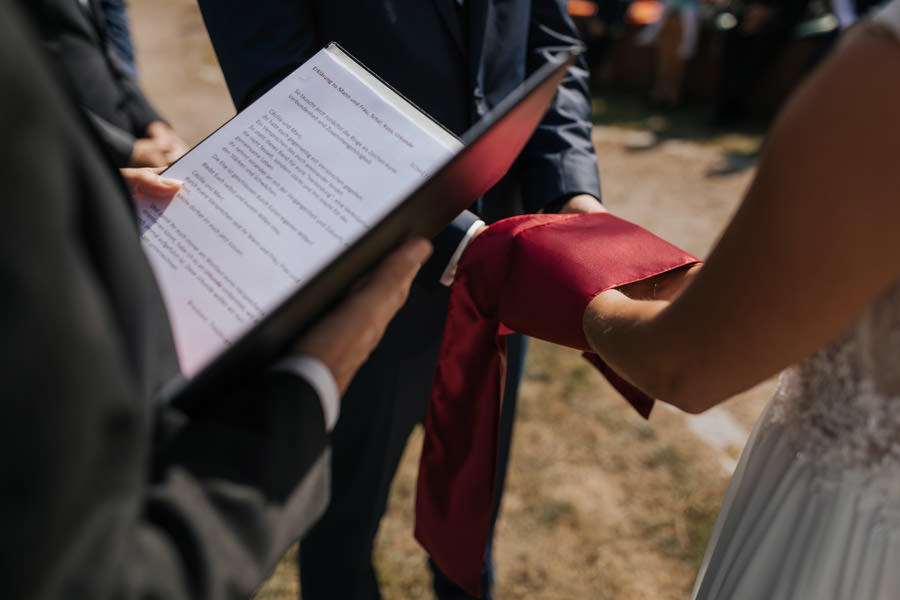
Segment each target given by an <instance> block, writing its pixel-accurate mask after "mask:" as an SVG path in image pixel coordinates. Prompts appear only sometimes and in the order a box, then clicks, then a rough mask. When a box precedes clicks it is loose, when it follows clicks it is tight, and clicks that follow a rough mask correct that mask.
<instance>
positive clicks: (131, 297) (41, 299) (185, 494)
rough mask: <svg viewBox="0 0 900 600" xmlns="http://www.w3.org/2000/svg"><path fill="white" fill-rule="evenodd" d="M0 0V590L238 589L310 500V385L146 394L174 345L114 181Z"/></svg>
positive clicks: (214, 593)
mask: <svg viewBox="0 0 900 600" xmlns="http://www.w3.org/2000/svg"><path fill="white" fill-rule="evenodd" d="M0 6H2V11H3V13H4V15H6V17H7V18H6V19H4V20H2V21H0V82H2V85H3V86H4V89H15V90H16V94H15V95H14V97H11V98H10V101H9V102H7V103H4V104H3V105H2V107H0V129H2V130H3V131H4V132H5V134H6V136H7V140H8V141H9V142H10V143H12V144H13V145H14V146H15V147H16V149H17V150H16V152H14V153H11V154H10V156H9V157H8V160H5V161H3V162H2V163H0V175H2V177H3V179H4V183H5V185H6V189H7V191H8V192H9V194H10V198H14V199H18V200H17V201H14V202H10V203H9V206H8V207H7V208H8V209H9V210H8V211H7V212H6V214H5V215H4V219H3V220H0V287H2V289H3V290H4V293H3V294H0V314H3V315H4V322H5V323H6V325H5V326H4V335H3V336H2V338H0V363H2V365H3V368H2V369H0V389H3V394H4V401H3V402H2V403H0V456H2V457H3V458H2V460H0V480H2V481H3V484H4V489H5V490H6V493H4V494H3V495H2V497H0V531H3V535H4V543H3V545H2V547H0V577H2V580H3V582H4V595H5V596H7V597H11V598H48V599H50V598H91V599H95V600H103V599H107V598H124V597H128V598H137V597H142V598H167V599H172V600H179V599H188V598H191V599H214V598H215V599H218V598H246V597H249V596H250V595H251V594H252V592H253V591H254V590H255V589H256V588H257V586H258V585H259V584H260V583H261V582H262V581H263V580H264V578H265V577H266V576H267V575H268V573H270V572H271V570H272V569H273V568H274V565H275V564H276V562H277V560H278V559H279V558H280V557H281V556H282V555H283V553H284V552H285V551H286V550H287V549H288V548H289V547H290V545H291V544H292V543H293V542H294V541H295V540H296V539H297V537H299V536H300V535H302V533H303V532H304V531H305V530H306V528H307V527H308V526H309V525H310V523H311V522H312V521H313V520H314V519H315V518H316V517H317V515H318V514H319V513H320V512H321V510H323V508H324V506H325V503H326V501H327V496H328V471H329V470H328V464H329V450H328V439H327V434H326V430H325V422H324V419H323V415H322V408H321V405H320V403H319V399H318V397H317V395H316V394H315V393H314V392H313V390H312V389H311V388H310V386H309V385H308V384H306V383H305V382H303V381H302V380H299V379H297V378H295V377H293V376H291V375H277V374H276V375H267V376H265V377H263V378H260V379H259V380H257V381H255V382H253V383H252V385H247V386H246V387H243V388H239V389H235V390H232V391H231V393H229V394H227V395H223V396H222V397H217V398H211V399H210V405H211V406H213V407H214V410H211V411H209V414H204V415H193V416H192V417H188V416H186V415H184V414H181V413H178V412H176V411H174V410H173V409H168V408H160V407H158V406H156V405H154V404H153V403H152V401H151V392H152V390H153V389H155V388H156V387H158V385H159V383H161V382H162V381H164V380H165V377H166V375H171V367H172V366H173V365H172V360H171V359H172V353H173V348H172V346H171V339H170V336H169V335H168V324H167V322H166V320H165V312H164V309H163V306H162V303H161V300H160V299H159V296H158V292H157V291H156V290H155V286H154V284H153V279H152V275H151V273H150V269H149V266H148V265H147V263H146V261H145V260H144V259H143V256H142V252H141V249H140V246H139V244H138V243H137V241H136V235H137V232H136V228H135V227H134V223H133V215H132V214H131V213H130V212H129V210H128V205H127V201H126V200H127V199H126V198H125V197H124V194H123V188H124V186H122V185H121V183H120V182H117V180H116V174H115V171H114V170H113V169H112V168H111V166H109V165H107V164H106V163H105V162H104V160H103V159H102V158H101V155H100V153H99V152H98V150H97V148H96V146H92V145H91V144H89V143H88V142H86V140H89V139H91V138H90V135H89V134H88V133H87V131H86V128H85V127H83V126H82V125H83V124H81V123H79V119H78V117H77V115H76V112H75V111H74V110H73V109H72V107H71V106H70V105H67V104H66V103H65V102H64V101H62V99H61V95H60V92H59V90H58V87H57V86H56V85H55V84H54V82H53V79H52V77H51V76H50V75H49V74H48V72H47V70H46V68H45V65H43V64H42V63H40V61H39V60H38V59H37V55H36V53H35V50H34V46H33V45H31V44H30V43H27V42H26V40H25V39H24V36H23V30H24V27H23V26H22V25H21V20H19V19H17V18H16V14H15V12H14V11H13V10H12V7H11V5H10V4H9V2H7V0H0Z"/></svg>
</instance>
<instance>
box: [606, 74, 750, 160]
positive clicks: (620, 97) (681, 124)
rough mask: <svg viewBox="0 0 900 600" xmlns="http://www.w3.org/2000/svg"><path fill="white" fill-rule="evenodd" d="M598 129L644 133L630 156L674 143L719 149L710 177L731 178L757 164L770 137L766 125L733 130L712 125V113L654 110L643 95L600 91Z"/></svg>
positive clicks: (635, 141)
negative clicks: (605, 128)
mask: <svg viewBox="0 0 900 600" xmlns="http://www.w3.org/2000/svg"><path fill="white" fill-rule="evenodd" d="M592 112H593V122H594V124H595V125H606V126H611V127H620V128H625V129H632V130H635V131H637V132H642V133H643V135H639V136H635V137H634V138H633V140H632V141H630V142H629V143H628V145H626V147H625V149H626V150H627V151H629V152H646V151H649V150H653V149H655V148H657V147H659V146H660V145H661V144H663V143H665V142H667V141H670V140H682V141H689V142H693V143H696V144H701V145H704V146H710V147H713V148H716V149H718V150H719V151H720V152H721V153H722V161H721V164H720V165H716V166H715V167H713V168H712V169H710V171H709V172H708V173H707V176H709V177H721V176H725V175H731V174H734V173H737V172H740V171H743V170H745V169H748V168H751V167H753V166H754V165H755V164H756V159H757V157H758V155H759V151H760V149H761V148H762V145H763V141H764V139H765V134H766V123H761V122H746V123H737V124H734V125H730V126H712V125H710V124H709V119H708V111H707V110H706V109H704V108H700V107H694V106H686V107H680V108H675V109H669V110H660V109H656V108H654V107H651V106H649V105H648V104H647V102H646V101H645V100H644V99H643V98H642V97H641V96H640V95H639V94H635V93H627V92H620V91H609V90H603V89H598V90H594V92H593V111H592Z"/></svg>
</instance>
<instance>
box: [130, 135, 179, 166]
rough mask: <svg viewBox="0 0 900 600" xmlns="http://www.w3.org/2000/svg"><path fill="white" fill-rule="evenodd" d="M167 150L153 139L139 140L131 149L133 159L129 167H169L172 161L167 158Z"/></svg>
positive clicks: (135, 141)
mask: <svg viewBox="0 0 900 600" xmlns="http://www.w3.org/2000/svg"><path fill="white" fill-rule="evenodd" d="M166 156H167V154H166V150H165V148H164V147H163V146H162V145H160V144H159V142H157V141H156V140H154V139H153V138H138V139H136V140H134V145H133V146H132V147H131V158H130V159H129V161H128V166H129V167H132V168H142V167H167V166H169V163H170V161H169V160H168V159H167V158H166Z"/></svg>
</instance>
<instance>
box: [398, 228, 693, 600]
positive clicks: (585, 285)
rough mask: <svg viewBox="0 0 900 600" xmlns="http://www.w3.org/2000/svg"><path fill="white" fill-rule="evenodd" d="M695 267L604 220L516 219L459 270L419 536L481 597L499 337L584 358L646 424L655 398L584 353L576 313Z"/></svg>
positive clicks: (645, 236) (419, 498)
mask: <svg viewBox="0 0 900 600" xmlns="http://www.w3.org/2000/svg"><path fill="white" fill-rule="evenodd" d="M696 262H698V261H697V259H696V258H694V257H693V256H691V255H689V254H687V253H686V252H684V251H682V250H680V249H678V248H676V247H675V246H673V245H671V244H669V243H668V242H666V241H664V240H662V239H660V238H658V237H657V236H655V235H653V234H652V233H650V232H648V231H646V230H645V229H642V228H641V227H638V226H637V225H634V224H632V223H629V222H627V221H624V220H622V219H619V218H617V217H614V216H612V215H610V214H608V213H592V214H579V215H556V214H550V215H524V216H520V217H512V218H509V219H505V220H503V221H498V222H497V223H495V224H493V225H491V226H490V227H489V228H488V229H487V230H486V231H485V232H484V233H482V234H481V235H479V236H478V237H477V238H476V239H475V240H474V241H473V242H472V244H471V245H470V247H469V248H468V249H467V250H466V252H465V254H464V255H463V258H462V260H461V261H460V264H459V266H458V268H457V272H456V279H455V281H454V284H453V289H452V290H451V295H450V307H449V310H448V314H447V323H446V326H445V328H444V337H443V341H442V346H441V353H440V357H439V359H438V365H437V368H436V371H435V376H434V383H433V387H432V392H431V399H430V403H429V407H428V415H427V417H426V421H425V441H424V444H423V447H422V456H421V459H420V464H419V480H418V484H417V489H416V532H415V535H416V539H418V540H419V542H420V543H421V544H422V546H423V547H424V548H425V549H426V550H427V551H428V552H429V554H430V555H431V558H432V559H433V560H434V561H435V563H436V564H437V565H438V566H439V567H440V569H441V570H442V571H443V572H444V573H445V574H446V575H447V576H448V577H450V578H451V579H452V580H453V581H455V582H456V583H457V585H459V586H460V587H461V588H463V589H464V590H465V591H467V592H468V593H470V594H472V595H474V596H478V597H480V596H481V567H482V561H483V557H484V553H485V548H486V546H487V542H488V538H489V536H490V528H491V522H490V521H491V508H492V506H493V502H494V479H495V475H496V473H495V471H496V457H497V437H498V427H499V419H500V407H501V403H502V401H503V388H504V375H505V372H506V356H505V350H506V343H505V335H506V334H508V333H512V332H514V331H515V332H520V333H524V334H526V335H530V336H532V337H536V338H540V339H543V340H547V341H550V342H554V343H557V344H561V345H564V346H570V347H572V348H577V349H579V350H583V351H584V352H585V357H586V358H588V359H589V360H591V362H592V363H593V364H594V365H595V366H597V367H598V369H599V370H600V371H601V372H602V373H603V374H604V376H606V377H607V379H608V380H609V381H610V382H611V383H612V384H613V385H614V386H615V387H616V389H618V390H619V392H620V393H622V395H623V396H624V397H625V398H626V399H627V400H628V401H629V402H631V404H632V405H633V406H634V407H635V408H636V409H637V410H638V412H640V413H641V414H642V415H643V416H644V417H647V416H649V414H650V409H651V407H652V406H653V400H652V399H651V398H649V397H647V396H646V395H644V394H643V393H642V392H640V391H639V390H637V389H636V388H634V387H633V386H631V385H630V384H629V383H627V382H626V381H625V380H623V379H621V378H620V377H619V376H618V375H616V374H615V373H614V372H613V371H612V370H611V369H609V368H608V367H606V365H605V364H604V363H603V362H602V361H600V360H599V358H598V357H597V356H596V355H594V354H591V347H590V345H589V344H588V343H587V340H586V339H585V337H584V333H583V331H582V327H581V320H582V314H583V313H584V309H585V308H586V307H587V305H588V303H589V302H590V301H591V299H593V298H594V296H596V295H597V294H599V293H600V292H602V291H604V290H607V289H610V288H614V287H619V286H622V285H625V284H628V283H633V282H636V281H640V280H643V279H646V278H648V277H652V276H653V275H658V274H660V273H664V272H666V271H669V270H672V269H677V268H680V267H685V266H688V265H691V264H694V263H696Z"/></svg>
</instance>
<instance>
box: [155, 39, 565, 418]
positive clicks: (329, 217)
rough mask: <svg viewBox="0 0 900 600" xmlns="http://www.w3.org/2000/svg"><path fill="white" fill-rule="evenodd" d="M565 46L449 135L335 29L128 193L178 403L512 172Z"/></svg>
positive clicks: (205, 392)
mask: <svg viewBox="0 0 900 600" xmlns="http://www.w3.org/2000/svg"><path fill="white" fill-rule="evenodd" d="M581 52H582V49H581V48H579V47H573V48H571V49H568V50H566V51H563V52H560V53H559V54H558V56H557V57H556V60H555V61H554V62H553V63H548V64H546V65H544V66H543V67H542V68H541V69H539V70H538V71H537V72H535V73H534V74H532V75H531V76H530V77H529V78H528V79H527V80H526V81H525V82H524V83H523V84H522V85H521V86H520V87H519V88H518V89H517V90H516V91H514V92H513V93H512V94H510V95H509V96H508V97H507V98H506V99H504V100H503V101H502V102H501V103H500V104H499V105H498V106H496V107H495V108H494V109H493V110H492V111H490V112H489V113H488V114H487V115H486V116H485V117H484V118H483V119H481V120H480V121H479V122H478V123H476V124H475V125H474V126H473V127H472V128H471V129H470V130H469V131H467V132H466V133H465V134H464V135H463V136H462V138H461V139H460V138H457V137H456V136H454V135H453V134H452V133H450V132H449V131H447V130H446V129H444V128H443V127H442V126H441V125H440V124H439V123H437V122H436V121H434V120H432V119H431V118H430V117H429V116H428V115H426V114H425V113H424V112H423V111H421V110H420V109H418V108H417V107H415V106H414V105H413V104H412V103H410V102H409V101H408V100H406V99H405V98H404V97H403V96H402V95H401V94H399V93H398V92H396V91H395V90H393V89H392V88H390V86H388V85H387V84H385V83H384V82H382V81H381V80H380V79H379V78H378V77H377V76H376V75H375V74H373V73H371V72H369V71H368V70H367V69H366V68H365V67H364V66H363V65H362V64H361V63H359V62H358V61H356V60H355V59H353V58H352V57H350V56H349V55H348V54H347V53H346V52H344V51H343V50H342V49H341V48H340V47H339V46H337V45H336V44H330V45H329V46H327V47H326V48H324V49H323V50H321V51H320V52H319V53H317V54H316V55H315V56H313V57H312V58H311V59H310V60H308V61H307V62H306V63H304V64H303V65H301V66H300V67H298V69H297V70H296V71H294V72H293V73H292V74H291V75H289V76H288V77H286V78H285V79H284V80H282V81H281V82H280V83H279V84H277V85H276V86H275V87H273V88H272V89H271V90H269V91H268V92H267V93H266V94H265V95H263V96H262V97H260V98H259V99H258V100H257V101H256V102H254V103H253V104H252V105H250V106H249V107H247V108H246V109H245V110H243V111H241V112H240V113H238V114H237V115H236V116H235V117H234V118H232V119H231V120H230V121H228V122H227V123H225V125H223V126H222V127H221V128H219V129H218V130H216V131H215V132H213V133H212V134H211V135H210V136H209V137H207V138H206V139H205V140H203V141H202V142H201V143H200V144H198V145H197V146H196V147H194V148H193V149H192V150H191V151H190V152H188V153H187V154H186V155H185V156H184V157H182V158H181V159H179V160H178V161H177V162H176V163H174V164H173V165H172V166H171V167H169V169H168V170H167V171H166V172H165V175H166V176H168V177H172V178H175V179H180V180H182V181H183V187H182V189H181V190H180V191H179V192H178V194H176V195H175V197H174V198H172V199H170V200H166V201H161V200H159V199H154V198H138V199H137V201H138V216H139V222H140V228H141V240H142V242H143V245H144V249H145V252H146V254H147V256H148V258H149V260H150V263H151V265H152V267H153V270H154V273H155V275H156V278H157V280H158V282H159V286H160V289H161V291H162V295H163V299H164V301H165V303H166V308H167V310H168V312H169V318H170V321H171V323H172V329H173V335H174V338H175V344H176V348H177V351H178V359H179V363H180V366H181V375H180V376H179V377H178V378H177V379H176V380H175V381H173V382H171V384H170V385H169V386H168V387H167V389H166V390H165V391H164V393H163V398H162V399H161V400H162V401H166V402H175V403H177V404H179V405H180V406H182V407H184V408H186V409H192V408H196V407H197V405H198V403H199V402H202V401H204V399H208V398H210V397H214V396H215V394H216V392H217V391H218V390H222V389H227V388H229V387H232V386H234V385H236V384H239V383H240V382H241V381H242V380H243V379H246V378H247V377H250V376H253V375H254V374H257V373H259V371H260V370H262V369H264V368H266V367H267V366H269V365H271V364H272V362H273V361H274V360H275V359H276V358H277V357H278V356H279V355H280V354H281V353H283V352H284V351H285V350H286V349H287V348H288V347H289V345H290V343H291V342H292V341H293V340H295V339H296V338H297V337H298V336H299V335H300V334H302V333H303V332H304V331H305V330H306V329H307V328H308V327H309V326H310V325H311V324H313V323H314V322H315V321H316V319H317V318H319V317H320V316H321V315H322V314H324V313H325V312H326V311H327V310H328V309H329V308H331V307H333V306H334V305H335V304H336V303H337V302H338V301H339V300H340V299H341V298H342V297H343V295H344V294H345V293H346V291H347V290H348V289H349V287H350V286H351V285H353V283H354V282H356V281H358V280H359V278H360V277H361V276H363V275H364V274H365V273H366V272H368V271H369V270H371V269H372V268H373V267H374V266H375V265H376V264H377V263H378V262H379V261H380V259H381V258H382V257H383V256H384V255H385V254H386V253H388V252H389V251H390V250H391V249H392V248H394V247H396V246H397V245H398V244H400V243H401V242H403V241H404V240H406V239H409V238H410V237H426V238H431V237H434V236H435V235H436V234H437V233H439V232H440V231H441V230H442V229H443V228H444V227H446V226H447V225H448V224H449V223H450V222H451V221H452V220H453V219H454V218H455V217H456V216H457V215H458V214H459V213H460V212H462V211H463V210H464V209H466V208H468V207H469V206H470V205H472V204H473V203H474V202H475V201H476V200H477V199H478V198H479V197H480V196H481V195H482V194H484V193H485V192H486V191H487V190H488V189H489V188H490V187H491V186H493V185H494V184H495V183H496V182H497V181H499V180H500V178H501V177H502V176H503V175H504V174H505V173H506V171H507V170H508V169H509V168H510V166H511V165H512V164H513V162H514V161H515V159H516V157H517V156H518V154H519V153H520V152H521V150H522V148H523V147H524V146H525V144H526V143H527V141H528V139H529V138H530V137H531V134H532V133H533V132H534V130H535V129H536V127H537V126H538V124H539V123H540V121H541V120H542V118H543V116H544V113H545V112H546V110H547V108H548V106H549V105H550V103H551V102H552V100H553V98H554V96H555V95H556V91H557V87H558V85H559V83H560V81H561V80H562V79H563V78H564V77H565V75H566V71H567V69H568V67H569V66H571V65H572V64H573V62H574V61H575V60H576V59H577V57H578V55H579V54H580V53H581Z"/></svg>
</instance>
